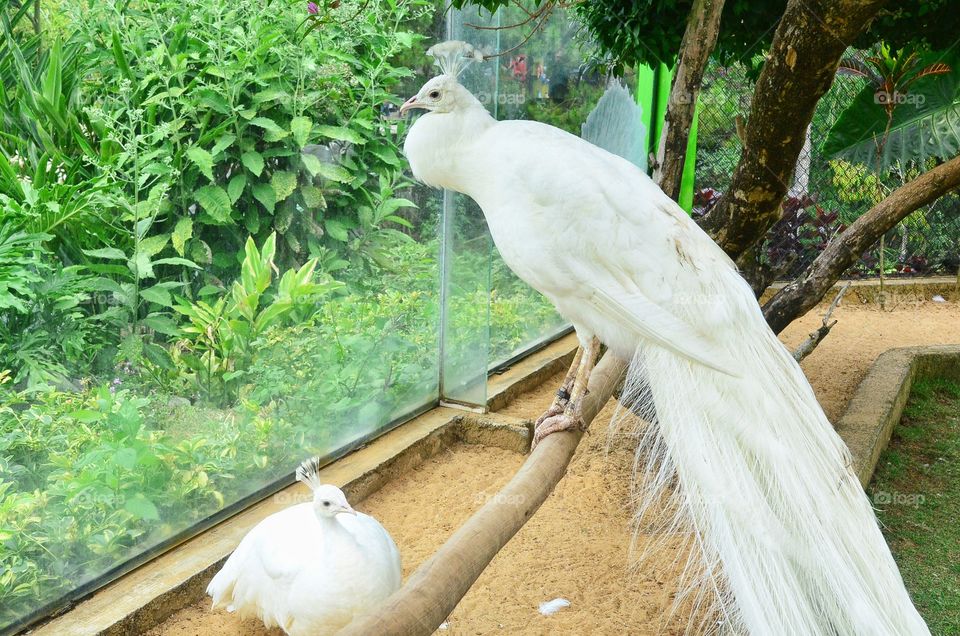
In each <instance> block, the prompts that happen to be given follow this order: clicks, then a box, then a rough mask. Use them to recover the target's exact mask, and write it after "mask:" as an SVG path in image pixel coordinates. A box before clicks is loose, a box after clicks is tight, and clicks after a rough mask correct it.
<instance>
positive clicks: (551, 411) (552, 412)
mask: <svg viewBox="0 0 960 636" xmlns="http://www.w3.org/2000/svg"><path fill="white" fill-rule="evenodd" d="M566 407H567V405H566V403H565V402H559V401H557V402H554V403H553V404H551V405H550V407H549V408H548V409H547V410H546V411H544V412H543V415H541V416H540V417H538V418H537V421H536V422H534V423H533V428H534V429H537V428H540V425H541V424H543V423H544V421H546V420H548V419H550V418H551V417H556V416H557V415H560V414H561V413H563V410H564V409H565V408H566Z"/></svg>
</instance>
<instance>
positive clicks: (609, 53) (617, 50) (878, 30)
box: [453, 0, 960, 66]
mask: <svg viewBox="0 0 960 636" xmlns="http://www.w3.org/2000/svg"><path fill="white" fill-rule="evenodd" d="M546 4H548V2H544V1H542V0H527V1H526V2H523V3H522V6H523V7H524V8H525V9H527V10H528V11H530V12H533V11H535V10H536V9H537V8H539V7H543V6H544V5H546ZM549 4H554V5H555V4H558V3H556V2H553V1H552V0H551V1H550V2H549ZM453 5H454V6H455V7H457V8H461V7H463V6H465V5H475V6H481V7H484V8H486V9H488V10H491V11H493V10H496V9H499V8H503V7H510V6H513V5H514V3H513V2H511V1H510V0H454V2H453ZM786 5H787V3H786V1H785V0H776V1H773V2H749V1H748V0H731V1H729V2H726V3H725V4H724V7H723V14H722V16H721V21H720V25H721V26H720V33H719V36H718V39H717V45H716V49H715V56H716V57H717V59H718V60H719V61H720V62H721V63H722V64H724V65H726V64H730V63H732V62H734V61H737V60H740V61H747V60H750V59H751V58H752V57H754V56H755V55H758V54H762V53H763V52H764V51H765V50H766V49H767V48H768V47H769V46H770V42H771V40H772V38H773V34H774V32H775V28H774V27H775V26H776V25H777V23H778V22H779V20H780V18H781V17H782V16H783V12H784V10H785V9H786ZM692 6H693V2H692V0H667V1H659V2H656V1H654V0H640V1H638V2H621V1H619V0H601V1H597V0H594V1H592V2H577V3H574V8H575V10H576V12H577V15H578V16H579V17H580V19H581V20H582V21H583V23H584V24H585V25H586V27H587V29H588V30H589V31H590V34H591V35H592V36H593V37H594V39H595V40H596V41H597V43H598V45H599V46H600V48H601V49H602V53H603V54H604V56H605V57H607V58H608V59H610V60H611V61H612V62H613V63H614V64H617V65H623V64H625V65H628V66H635V65H637V64H650V65H655V64H658V63H660V62H664V63H666V64H668V65H672V64H673V63H674V61H675V60H676V56H677V53H678V51H679V50H680V42H681V40H682V39H683V33H684V30H685V29H686V25H687V18H688V16H689V13H690V9H691V7H692ZM958 31H960V13H958V12H957V11H956V7H955V6H954V5H953V4H952V3H951V1H950V0H934V1H933V2H928V1H927V0H907V1H906V2H898V3H897V4H896V7H895V8H894V7H893V6H891V7H890V8H889V9H886V10H881V11H880V12H879V13H878V19H877V20H875V21H873V22H872V23H871V24H870V26H869V27H868V28H867V30H866V31H865V33H864V34H863V35H862V36H861V38H860V39H859V40H858V41H857V42H856V43H855V45H856V46H857V47H858V48H869V47H870V46H872V45H873V44H874V43H876V42H877V41H879V40H884V41H887V42H890V43H892V44H893V45H894V46H895V48H903V47H907V46H917V45H924V46H929V47H930V48H935V49H941V50H946V49H948V48H950V47H951V46H953V45H954V44H955V42H956V34H957V32H958Z"/></svg>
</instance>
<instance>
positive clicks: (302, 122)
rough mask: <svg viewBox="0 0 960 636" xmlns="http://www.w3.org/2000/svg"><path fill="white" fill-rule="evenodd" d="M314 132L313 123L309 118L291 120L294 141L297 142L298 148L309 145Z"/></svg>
mask: <svg viewBox="0 0 960 636" xmlns="http://www.w3.org/2000/svg"><path fill="white" fill-rule="evenodd" d="M312 130H313V122H312V121H311V120H310V118H309V117H294V118H293V119H291V120H290V132H292V133H293V140H294V141H296V142H297V148H303V147H304V146H306V145H307V141H309V140H310V132H311V131H312Z"/></svg>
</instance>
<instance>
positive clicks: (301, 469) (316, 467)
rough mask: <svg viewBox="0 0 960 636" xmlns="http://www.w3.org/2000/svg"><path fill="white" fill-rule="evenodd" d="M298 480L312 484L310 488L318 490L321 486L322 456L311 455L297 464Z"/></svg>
mask: <svg viewBox="0 0 960 636" xmlns="http://www.w3.org/2000/svg"><path fill="white" fill-rule="evenodd" d="M297 481H300V482H303V483H305V484H306V485H308V486H310V490H316V489H317V488H319V487H320V458H319V457H311V458H310V459H305V460H304V461H303V462H302V463H301V464H300V465H299V466H297Z"/></svg>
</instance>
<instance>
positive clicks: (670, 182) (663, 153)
mask: <svg viewBox="0 0 960 636" xmlns="http://www.w3.org/2000/svg"><path fill="white" fill-rule="evenodd" d="M723 3H724V0H694V3H693V7H692V8H691V9H690V16H689V17H688V18H687V28H686V30H685V31H684V33H683V41H682V43H681V45H680V58H679V62H678V63H677V71H676V73H675V74H674V76H673V85H672V86H671V88H670V99H669V101H668V102H667V113H666V116H665V118H664V122H663V132H662V133H661V134H660V144H659V150H658V151H657V167H656V170H654V173H653V180H654V181H656V182H657V183H659V184H660V187H661V188H662V189H663V191H664V192H666V193H667V195H668V196H669V197H670V198H671V199H673V200H677V198H678V197H679V196H680V181H681V178H682V177H683V164H684V161H685V160H686V157H687V142H688V140H689V138H690V126H691V125H693V116H694V113H695V112H696V107H697V96H698V95H699V94H700V85H701V84H702V82H703V72H704V69H706V67H707V60H708V59H709V58H710V53H712V52H713V47H714V46H716V44H717V34H718V33H719V32H720V14H721V13H722V12H723Z"/></svg>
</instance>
